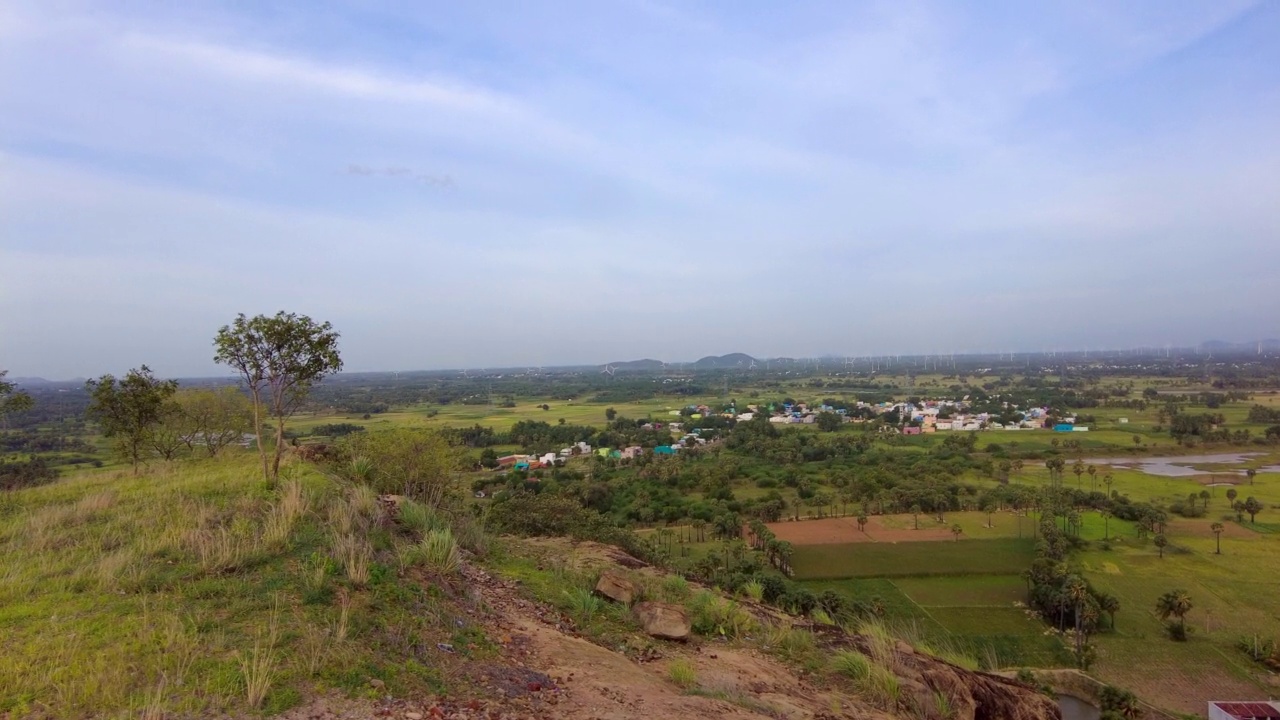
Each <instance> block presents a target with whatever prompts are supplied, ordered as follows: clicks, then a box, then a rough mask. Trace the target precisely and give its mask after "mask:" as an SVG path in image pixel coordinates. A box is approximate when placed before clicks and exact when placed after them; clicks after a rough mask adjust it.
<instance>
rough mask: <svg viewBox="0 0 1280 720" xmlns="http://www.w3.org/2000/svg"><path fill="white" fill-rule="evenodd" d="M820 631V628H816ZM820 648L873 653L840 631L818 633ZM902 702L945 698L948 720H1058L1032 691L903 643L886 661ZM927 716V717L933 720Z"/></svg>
mask: <svg viewBox="0 0 1280 720" xmlns="http://www.w3.org/2000/svg"><path fill="white" fill-rule="evenodd" d="M814 629H815V630H819V629H818V628H814ZM819 632H820V636H821V638H822V643H823V645H824V646H827V647H830V648H832V649H835V648H841V647H853V648H856V649H857V650H859V651H860V652H862V653H863V654H865V655H868V656H874V654H875V649H874V648H873V647H872V643H871V641H870V640H868V639H867V638H865V637H863V636H860V635H849V634H847V633H845V632H844V631H843V630H840V629H839V628H824V629H821V630H819ZM889 661H890V662H891V663H892V665H893V667H892V668H891V669H892V671H893V673H894V674H895V675H897V676H898V680H899V683H900V685H901V688H902V693H903V696H904V698H906V697H910V701H909V702H910V703H911V705H913V706H914V707H916V708H935V707H937V700H936V698H938V696H944V697H946V699H947V703H948V705H949V707H950V714H949V715H948V718H949V719H950V720H1062V711H1061V710H1060V709H1059V708H1058V703H1057V702H1056V701H1055V700H1054V699H1053V698H1050V697H1048V696H1046V695H1044V694H1042V693H1040V692H1039V691H1038V690H1036V689H1035V688H1033V687H1029V686H1027V685H1024V684H1023V683H1020V682H1018V681H1017V680H1013V679H1009V678H1005V677H1001V676H999V675H993V674H991V673H985V672H976V671H973V670H967V669H965V668H962V667H959V666H957V665H952V664H951V663H949V662H946V661H945V660H941V659H939V658H936V657H934V656H932V655H928V654H926V653H921V652H917V651H916V650H914V649H913V648H912V647H911V646H910V645H907V644H906V643H903V642H898V643H896V645H895V647H894V650H893V651H892V658H891V659H890V660H889ZM929 712H930V711H926V712H925V715H928V716H929V717H932V715H930V714H929Z"/></svg>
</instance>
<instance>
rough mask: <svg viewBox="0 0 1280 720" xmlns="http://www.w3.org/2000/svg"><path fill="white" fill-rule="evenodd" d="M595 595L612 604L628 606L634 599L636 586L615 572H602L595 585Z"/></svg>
mask: <svg viewBox="0 0 1280 720" xmlns="http://www.w3.org/2000/svg"><path fill="white" fill-rule="evenodd" d="M596 593H597V594H599V595H603V596H604V597H607V598H609V599H610V600H612V601H614V602H619V603H622V604H623V605H630V604H631V601H632V600H634V599H635V597H636V584H635V583H633V582H631V581H630V580H628V579H627V578H625V577H623V576H622V575H620V574H618V573H615V572H604V573H601V575H600V580H599V582H597V583H596Z"/></svg>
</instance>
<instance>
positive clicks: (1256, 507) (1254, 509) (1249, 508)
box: [1244, 496, 1263, 525]
mask: <svg viewBox="0 0 1280 720" xmlns="http://www.w3.org/2000/svg"><path fill="white" fill-rule="evenodd" d="M1262 507H1263V505H1262V503H1260V502H1258V500H1257V498H1254V497H1252V496H1251V497H1249V498H1248V499H1246V500H1245V501H1244V511H1245V512H1247V513H1249V524H1250V525H1252V524H1253V522H1254V516H1255V515H1257V514H1258V513H1260V512H1262Z"/></svg>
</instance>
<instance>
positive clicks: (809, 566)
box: [792, 539, 1035, 580]
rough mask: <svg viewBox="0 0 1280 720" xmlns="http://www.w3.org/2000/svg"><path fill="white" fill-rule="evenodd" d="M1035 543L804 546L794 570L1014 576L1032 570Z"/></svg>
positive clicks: (811, 574) (819, 574)
mask: <svg viewBox="0 0 1280 720" xmlns="http://www.w3.org/2000/svg"><path fill="white" fill-rule="evenodd" d="M1034 552H1035V545H1034V543H1033V542H1032V541H1031V540H1030V539H1025V540H1018V539H1004V540H960V541H939V542H912V543H876V544H871V543H847V544H842V545H799V546H796V548H795V554H794V556H793V558H792V565H793V568H794V570H795V576H796V577H797V578H799V579H806V580H816V579H831V578H850V577H904V576H927V575H967V574H979V575H983V574H985V575H1009V574H1016V573H1020V572H1022V571H1023V570H1025V569H1027V567H1028V566H1030V565H1031V560H1032V557H1033V556H1034Z"/></svg>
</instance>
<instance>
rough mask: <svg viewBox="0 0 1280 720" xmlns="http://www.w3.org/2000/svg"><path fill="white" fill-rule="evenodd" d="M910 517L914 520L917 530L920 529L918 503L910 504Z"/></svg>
mask: <svg viewBox="0 0 1280 720" xmlns="http://www.w3.org/2000/svg"><path fill="white" fill-rule="evenodd" d="M911 519H912V520H914V521H915V523H916V529H917V530H919V529H920V506H919V505H912V506H911Z"/></svg>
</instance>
